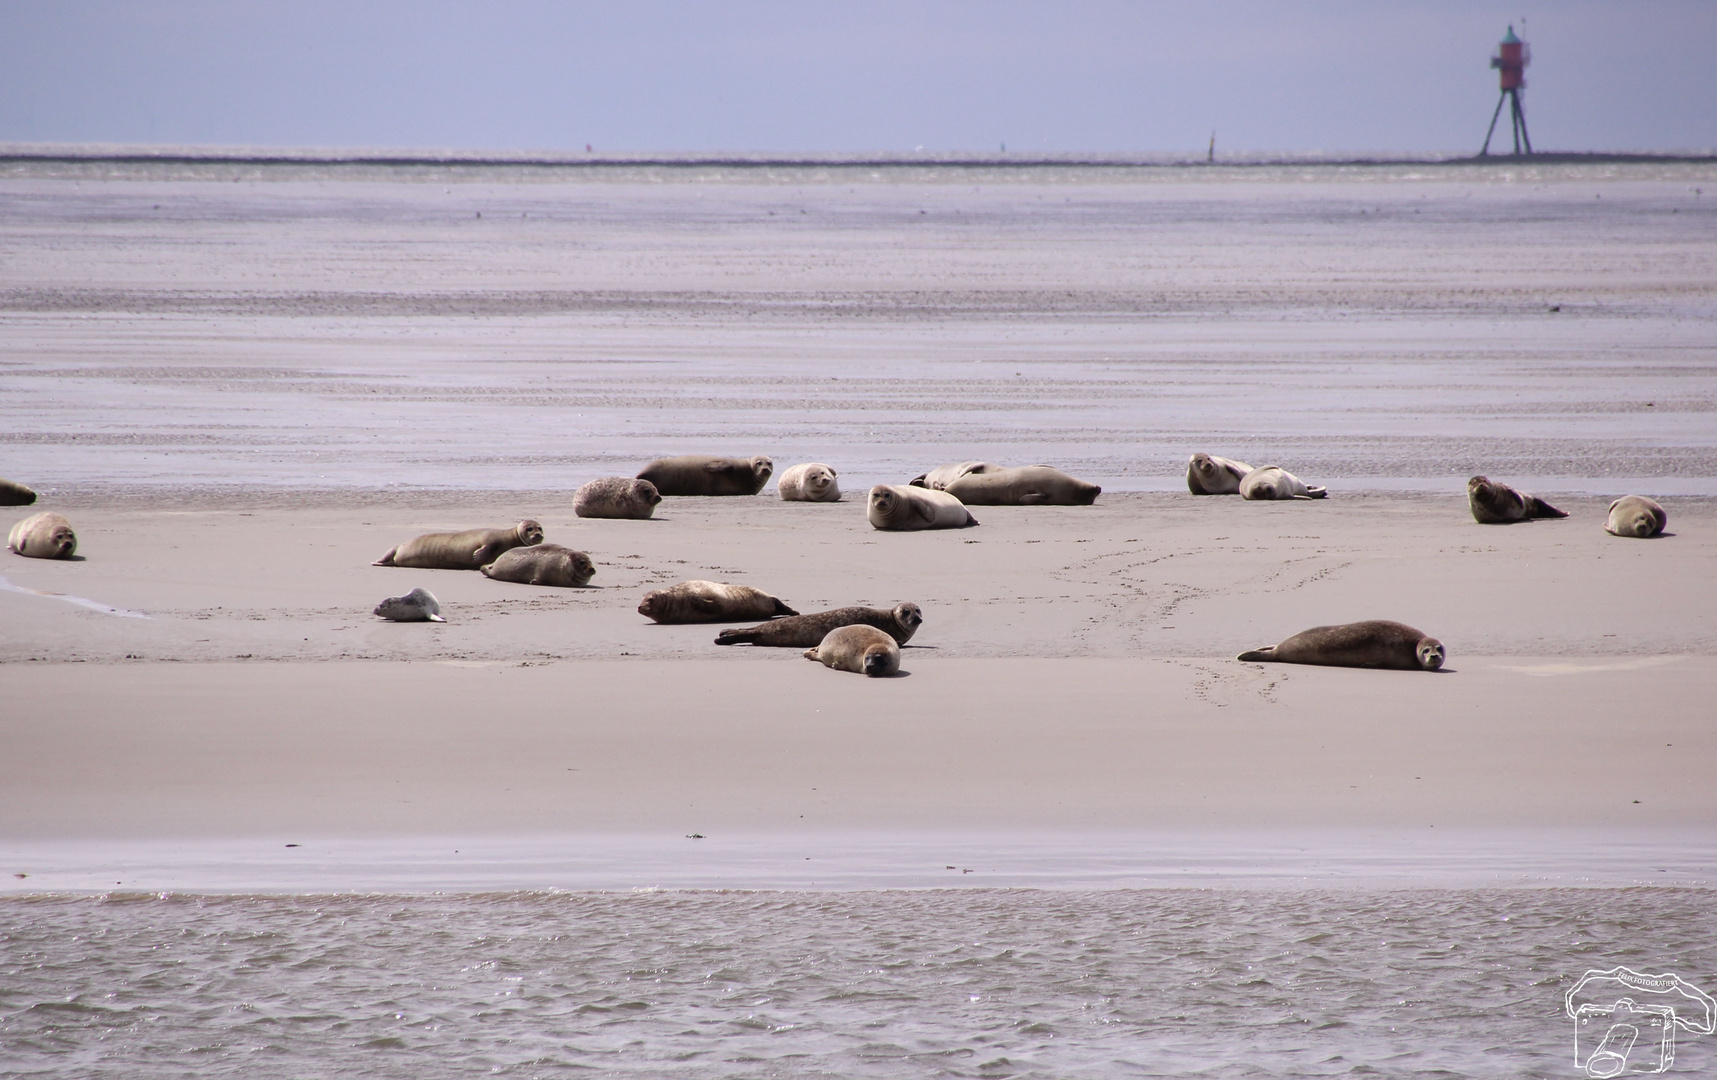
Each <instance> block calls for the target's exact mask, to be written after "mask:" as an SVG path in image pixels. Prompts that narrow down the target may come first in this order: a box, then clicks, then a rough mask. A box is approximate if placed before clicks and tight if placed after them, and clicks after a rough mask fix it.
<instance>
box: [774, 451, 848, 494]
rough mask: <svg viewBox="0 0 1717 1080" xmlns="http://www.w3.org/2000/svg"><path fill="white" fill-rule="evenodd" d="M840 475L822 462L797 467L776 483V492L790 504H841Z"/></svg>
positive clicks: (783, 474)
mask: <svg viewBox="0 0 1717 1080" xmlns="http://www.w3.org/2000/svg"><path fill="white" fill-rule="evenodd" d="M838 475H840V474H839V473H837V472H835V470H833V469H831V468H829V467H828V466H827V465H824V464H823V463H822V462H820V461H812V462H809V463H807V464H804V465H795V466H793V467H792V468H791V469H788V470H787V471H786V472H784V473H782V474H781V479H779V480H777V481H775V492H776V494H778V495H780V496H781V497H782V498H783V499H786V500H787V501H789V502H840V501H841V485H839V484H837V483H835V477H836V476H838Z"/></svg>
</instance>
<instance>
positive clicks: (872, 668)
mask: <svg viewBox="0 0 1717 1080" xmlns="http://www.w3.org/2000/svg"><path fill="white" fill-rule="evenodd" d="M805 659H807V660H816V661H818V662H819V663H821V664H822V665H823V666H824V667H831V668H834V669H835V670H836V671H857V672H859V673H861V674H864V675H869V676H871V677H872V678H879V677H881V676H883V675H894V674H896V673H898V672H899V671H900V646H899V645H897V644H895V641H894V639H893V638H892V637H889V636H888V635H887V634H885V633H883V632H882V631H881V630H878V629H877V628H876V627H874V626H865V625H863V624H859V625H854V626H837V627H836V628H835V629H833V630H830V631H829V633H828V636H826V637H824V638H823V640H822V641H821V642H819V643H818V644H817V647H816V648H814V649H806V650H805Z"/></svg>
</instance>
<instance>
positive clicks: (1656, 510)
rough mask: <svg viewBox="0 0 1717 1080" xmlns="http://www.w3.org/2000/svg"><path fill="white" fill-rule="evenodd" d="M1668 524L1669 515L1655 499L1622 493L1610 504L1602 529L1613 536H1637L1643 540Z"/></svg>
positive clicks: (1656, 533)
mask: <svg viewBox="0 0 1717 1080" xmlns="http://www.w3.org/2000/svg"><path fill="white" fill-rule="evenodd" d="M1668 524H1669V515H1668V514H1666V513H1664V512H1663V507H1661V506H1659V505H1658V503H1657V500H1655V499H1648V498H1646V497H1645V496H1644V495H1623V496H1622V497H1621V498H1619V499H1617V500H1616V501H1615V502H1613V503H1611V504H1610V516H1609V518H1608V519H1607V520H1605V522H1604V531H1605V532H1607V533H1610V534H1611V535H1613V536H1637V537H1639V538H1640V539H1641V540H1645V539H1648V538H1650V537H1653V536H1656V535H1658V534H1659V533H1661V532H1663V527H1664V526H1665V525H1668Z"/></svg>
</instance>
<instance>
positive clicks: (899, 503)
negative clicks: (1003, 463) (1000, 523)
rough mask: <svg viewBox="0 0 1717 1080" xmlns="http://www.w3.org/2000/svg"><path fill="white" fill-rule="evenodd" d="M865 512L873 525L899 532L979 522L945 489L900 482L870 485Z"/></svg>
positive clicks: (965, 525)
mask: <svg viewBox="0 0 1717 1080" xmlns="http://www.w3.org/2000/svg"><path fill="white" fill-rule="evenodd" d="M865 514H866V516H867V517H868V518H869V519H870V523H871V525H873V526H875V527H876V528H878V529H888V530H893V531H899V532H904V531H907V530H911V529H963V528H965V527H967V526H968V525H976V524H977V523H978V522H977V520H976V519H975V518H973V517H972V514H971V511H969V510H967V509H966V504H965V503H963V502H961V501H960V500H959V499H957V498H955V497H954V496H952V495H950V494H948V493H947V492H946V491H936V490H933V489H931V488H921V487H912V486H910V485H900V484H878V485H876V486H875V487H873V488H871V489H870V498H869V500H868V505H867V506H866V510H865Z"/></svg>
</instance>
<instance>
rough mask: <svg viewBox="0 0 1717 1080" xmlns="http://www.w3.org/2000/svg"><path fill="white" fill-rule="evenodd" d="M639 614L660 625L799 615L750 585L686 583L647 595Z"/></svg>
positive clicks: (711, 582) (713, 582) (778, 600)
mask: <svg viewBox="0 0 1717 1080" xmlns="http://www.w3.org/2000/svg"><path fill="white" fill-rule="evenodd" d="M638 614H640V615H642V616H644V617H645V618H646V619H654V620H656V621H657V622H659V623H700V622H738V621H739V620H741V619H768V618H772V617H773V616H776V615H797V614H799V613H798V612H797V611H794V610H793V609H792V608H790V607H788V606H787V605H786V604H783V603H782V602H781V600H780V599H779V598H778V597H774V596H770V595H769V594H768V593H766V592H764V591H762V590H761V589H753V588H752V587H751V586H749V585H726V584H723V583H721V582H717V581H682V582H680V583H679V584H678V585H674V586H671V587H669V588H666V589H657V590H655V591H654V592H649V593H645V594H644V599H643V601H642V602H640V603H639V605H638Z"/></svg>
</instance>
